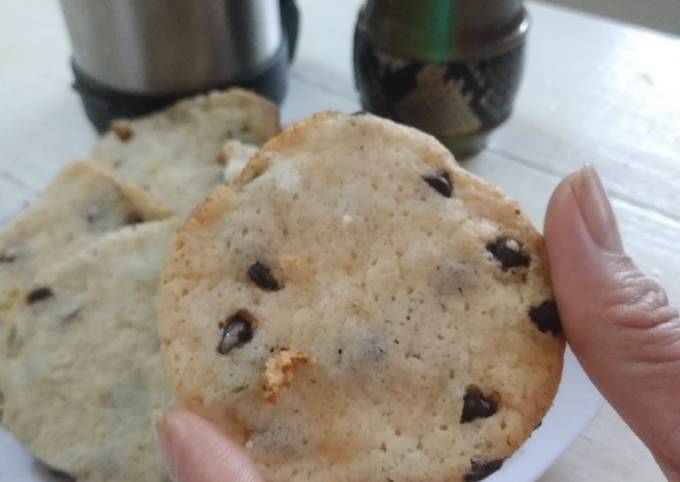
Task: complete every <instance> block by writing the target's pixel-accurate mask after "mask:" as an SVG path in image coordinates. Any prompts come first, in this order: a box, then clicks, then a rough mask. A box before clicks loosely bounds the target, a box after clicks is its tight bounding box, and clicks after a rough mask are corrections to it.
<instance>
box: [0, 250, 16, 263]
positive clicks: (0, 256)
mask: <svg viewBox="0 0 680 482" xmlns="http://www.w3.org/2000/svg"><path fill="white" fill-rule="evenodd" d="M16 260H17V257H16V255H14V254H10V253H0V264H1V263H8V264H9V263H14V262H15V261H16Z"/></svg>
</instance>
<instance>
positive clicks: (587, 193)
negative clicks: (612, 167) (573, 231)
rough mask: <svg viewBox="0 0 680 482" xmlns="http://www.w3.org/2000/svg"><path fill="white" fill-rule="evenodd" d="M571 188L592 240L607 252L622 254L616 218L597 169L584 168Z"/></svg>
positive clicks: (621, 243)
mask: <svg viewBox="0 0 680 482" xmlns="http://www.w3.org/2000/svg"><path fill="white" fill-rule="evenodd" d="M571 188H572V192H573V193H574V196H575V197H576V202H577V204H578V207H579V210H580V211H581V217H582V218H583V220H584V222H585V224H586V227H587V228H588V233H589V234H590V237H591V239H592V240H593V241H594V242H595V244H597V245H598V246H599V247H600V248H601V249H603V250H605V251H610V252H612V253H618V254H622V253H623V242H622V241H621V235H620V234H619V227H618V224H617V223H616V217H615V216H614V211H613V210H612V206H611V204H610V203H609V198H608V197H607V193H606V192H605V190H604V187H603V186H602V181H600V176H598V175H597V171H596V170H595V168H594V167H593V166H590V165H586V166H584V167H583V168H582V169H581V170H580V171H578V172H577V173H576V174H575V176H574V180H573V181H572V183H571Z"/></svg>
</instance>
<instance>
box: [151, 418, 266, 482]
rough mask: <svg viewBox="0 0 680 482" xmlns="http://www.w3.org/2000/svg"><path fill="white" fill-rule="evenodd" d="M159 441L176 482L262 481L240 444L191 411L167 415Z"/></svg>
mask: <svg viewBox="0 0 680 482" xmlns="http://www.w3.org/2000/svg"><path fill="white" fill-rule="evenodd" d="M156 438H157V439H158V445H159V448H160V451H161V455H162V457H163V459H164V461H165V464H166V465H167V467H168V472H169V474H170V478H171V479H172V480H173V482H262V479H261V477H260V476H259V475H258V473H257V470H256V469H255V466H254V465H253V463H252V462H251V461H250V459H248V456H247V455H246V454H245V452H244V451H243V448H241V446H240V445H238V444H237V443H235V442H232V441H231V440H229V439H227V438H226V437H224V435H222V433H221V432H219V431H218V430H217V428H215V427H214V426H213V425H211V424H210V423H208V422H207V421H205V420H204V419H202V418H201V417H199V416H198V415H194V414H193V413H191V412H187V411H184V410H173V411H170V412H167V413H166V414H164V415H163V416H162V417H161V418H160V419H159V420H158V421H157V422H156Z"/></svg>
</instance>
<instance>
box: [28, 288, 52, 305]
mask: <svg viewBox="0 0 680 482" xmlns="http://www.w3.org/2000/svg"><path fill="white" fill-rule="evenodd" d="M52 296H54V292H52V290H51V289H50V288H48V287H46V286H41V287H40V288H36V289H34V290H33V291H31V292H30V293H29V294H27V295H26V303H27V304H29V305H32V304H33V303H37V302H38V301H42V300H46V299H47V298H51V297H52Z"/></svg>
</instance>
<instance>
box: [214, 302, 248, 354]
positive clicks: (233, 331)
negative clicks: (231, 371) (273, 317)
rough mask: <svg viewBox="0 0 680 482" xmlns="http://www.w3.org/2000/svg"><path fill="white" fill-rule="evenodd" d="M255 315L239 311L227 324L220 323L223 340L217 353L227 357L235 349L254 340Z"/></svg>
mask: <svg viewBox="0 0 680 482" xmlns="http://www.w3.org/2000/svg"><path fill="white" fill-rule="evenodd" d="M252 320H253V315H251V314H250V313H249V312H248V311H246V310H239V311H238V312H237V313H236V314H235V315H232V316H230V317H229V318H228V319H227V321H226V322H223V323H220V327H221V328H222V338H221V339H220V343H219V345H217V353H219V354H221V355H226V354H227V353H229V352H230V351H231V350H232V349H233V348H236V347H237V346H239V345H243V344H244V343H248V342H249V341H250V340H252V339H253V326H252V325H253V323H252Z"/></svg>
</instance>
